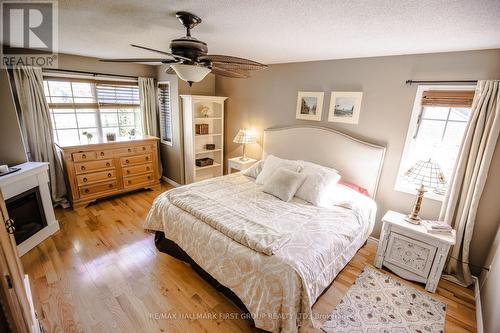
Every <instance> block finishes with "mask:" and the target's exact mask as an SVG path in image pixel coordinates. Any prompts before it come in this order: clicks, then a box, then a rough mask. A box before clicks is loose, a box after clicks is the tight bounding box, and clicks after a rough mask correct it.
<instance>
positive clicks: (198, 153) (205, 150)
mask: <svg viewBox="0 0 500 333" xmlns="http://www.w3.org/2000/svg"><path fill="white" fill-rule="evenodd" d="M221 150H222V149H212V150H208V149H203V150H198V151H197V152H196V155H200V154H206V153H213V152H216V151H221Z"/></svg>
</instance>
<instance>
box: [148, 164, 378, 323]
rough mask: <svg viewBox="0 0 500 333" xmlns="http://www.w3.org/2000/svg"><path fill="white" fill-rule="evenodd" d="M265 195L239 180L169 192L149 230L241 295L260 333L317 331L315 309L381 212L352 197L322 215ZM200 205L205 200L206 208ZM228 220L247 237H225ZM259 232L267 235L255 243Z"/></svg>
mask: <svg viewBox="0 0 500 333" xmlns="http://www.w3.org/2000/svg"><path fill="white" fill-rule="evenodd" d="M261 189H262V188H261V186H259V185H256V184H255V182H254V179H253V178H250V177H246V176H243V175H242V174H240V173H237V174H232V175H229V176H224V177H219V178H215V179H211V180H207V181H204V182H199V183H195V184H191V185H188V186H184V187H180V188H176V189H173V190H170V191H167V192H165V193H163V194H161V195H160V196H158V198H157V199H156V200H155V202H154V204H153V207H152V208H151V210H150V212H149V214H148V216H147V218H146V222H145V228H146V229H150V230H159V231H163V232H164V233H165V236H166V237H167V238H169V239H171V240H172V241H174V242H175V243H177V244H178V245H179V246H180V247H181V248H182V249H183V250H184V251H185V252H186V253H188V254H189V256H190V257H191V258H193V259H194V260H195V261H196V262H197V263H198V264H199V265H200V266H201V267H202V268H203V269H204V270H205V271H207V272H208V273H210V274H211V275H212V276H213V277H214V278H215V279H217V280H218V281H219V282H220V283H221V284H223V285H225V286H226V287H228V288H230V289H231V290H232V291H233V292H234V293H235V294H236V295H238V297H239V298H240V299H241V300H242V301H243V303H244V304H245V305H246V307H247V308H248V310H249V311H250V312H251V313H252V315H253V316H254V321H255V325H256V326H257V327H258V328H262V329H265V330H268V331H272V332H296V331H297V329H298V326H299V325H313V324H314V322H313V320H312V316H311V307H312V305H313V304H314V302H315V301H316V299H317V298H318V296H319V295H320V294H321V293H322V292H323V290H324V289H325V288H326V287H327V286H328V285H329V284H330V283H331V282H332V281H333V279H334V278H335V276H336V275H337V274H338V272H339V271H340V270H341V269H342V268H343V267H344V266H345V265H346V264H347V262H348V261H349V260H350V259H351V258H352V257H353V256H354V254H355V253H356V251H357V250H358V249H359V248H360V247H361V246H362V245H363V243H364V241H365V240H366V238H367V237H368V235H369V234H370V233H371V231H372V229H373V223H374V220H375V213H376V208H375V207H376V206H375V203H374V202H373V200H371V199H369V198H367V197H365V196H362V195H360V194H359V195H358V194H357V193H356V194H352V193H351V195H349V196H348V197H349V198H346V200H345V201H344V202H338V204H341V205H342V206H343V207H339V206H332V207H331V208H318V207H315V206H313V205H311V204H308V203H306V202H304V201H302V200H300V199H293V200H292V202H284V201H281V200H279V199H277V198H275V197H273V196H272V195H269V194H266V193H264V192H262V190H261ZM200 198H206V199H207V200H206V202H205V203H203V204H202V203H201V202H200ZM188 203H192V204H194V205H193V206H192V207H189V204H188ZM209 203H212V206H211V208H210V209H208V211H207V212H205V213H203V214H201V212H202V208H203V207H205V209H206V208H207V206H206V204H209ZM196 205H198V206H196ZM195 206H196V207H197V208H195ZM345 207H349V208H345ZM218 215H219V216H218ZM217 216H218V217H219V218H218V217H217ZM220 217H222V218H220ZM237 217H239V219H238V218H237ZM226 219H227V221H228V223H230V224H233V223H236V225H239V226H241V227H242V228H243V230H242V233H235V230H236V229H234V228H230V229H231V230H232V231H229V233H228V232H227V230H225V227H224V225H223V224H224V221H225V220H226ZM235 219H236V220H237V221H235ZM214 221H216V222H214ZM238 221H239V222H241V221H246V222H244V223H249V224H251V225H252V227H251V228H245V227H244V224H238V223H239V222H238ZM214 223H215V224H214ZM245 230H247V231H250V236H249V235H248V233H245ZM255 230H260V231H263V230H267V231H268V232H269V235H268V236H266V235H257V236H256V235H255V234H252V233H255ZM245 237H246V238H245ZM256 242H257V243H259V244H258V245H255V243H256ZM266 251H267V252H266ZM262 252H265V253H267V254H264V253H262ZM273 253H274V254H273ZM268 254H273V255H268Z"/></svg>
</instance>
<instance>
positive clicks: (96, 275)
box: [22, 185, 476, 332]
mask: <svg viewBox="0 0 500 333" xmlns="http://www.w3.org/2000/svg"><path fill="white" fill-rule="evenodd" d="M167 188H169V187H168V185H162V190H166V189H167ZM159 193H160V192H159V191H149V192H148V191H145V192H137V193H133V194H129V195H123V196H120V197H116V198H113V199H109V200H105V201H101V202H99V203H97V204H95V205H92V206H90V207H88V208H87V209H79V210H77V211H71V210H62V209H57V210H56V214H57V217H58V219H59V223H60V225H61V230H60V231H59V232H58V233H57V234H56V235H54V236H53V237H51V238H50V239H47V240H46V241H44V242H43V243H42V244H40V245H39V246H37V247H36V248H34V249H33V250H31V251H30V252H29V253H27V254H26V255H24V256H23V257H22V262H23V265H24V268H25V270H26V272H27V274H29V276H30V279H31V283H32V290H33V293H34V299H35V307H36V310H37V312H38V318H39V319H40V320H41V322H42V324H43V326H44V327H45V329H46V331H47V332H258V331H259V330H257V329H255V328H254V327H252V323H251V321H249V320H244V319H241V318H238V319H233V320H229V319H226V320H223V319H221V318H217V319H214V320H210V319H206V318H207V316H209V315H211V314H220V313H239V312H240V311H239V310H238V308H237V307H236V306H235V305H234V304H232V303H231V302H230V301H228V300H227V299H226V298H225V297H224V296H222V295H221V294H219V293H218V292H217V291H215V289H213V288H212V287H211V286H210V285H209V284H208V283H206V282H205V281H204V280H202V279H201V278H200V277H198V275H197V274H196V273H195V272H194V271H192V270H191V269H190V267H188V266H187V265H185V264H183V263H181V262H179V261H178V260H176V259H174V258H172V257H170V256H168V255H166V254H163V253H160V252H158V251H157V250H156V248H155V246H154V243H153V234H150V233H147V232H144V231H143V229H142V227H141V224H142V221H143V219H144V217H145V215H146V214H147V212H148V209H149V207H150V206H151V203H152V201H153V199H154V198H155V197H156V196H157V195H158V194H159ZM375 251H376V244H374V243H371V242H369V243H368V244H367V245H365V246H364V247H363V248H362V249H361V250H360V251H359V252H358V254H356V256H355V257H354V258H353V260H352V261H351V262H350V263H349V265H348V266H347V267H346V268H345V269H344V270H343V271H342V272H341V273H340V274H339V276H338V277H337V278H336V279H335V281H334V282H333V284H332V285H331V286H330V288H329V289H328V290H327V291H326V292H325V293H324V294H323V295H322V296H321V297H320V299H319V300H318V302H317V303H316V304H315V305H314V308H313V309H314V311H315V312H316V313H320V314H328V313H330V312H331V311H332V310H333V309H334V308H335V305H336V304H337V303H338V302H339V301H340V299H341V298H342V296H343V295H344V294H345V293H346V292H347V290H348V289H349V287H350V286H351V285H352V283H353V282H354V281H355V279H356V277H357V276H358V274H359V273H360V272H361V271H362V269H363V267H364V266H365V264H367V263H368V264H372V263H373V258H374V255H375ZM406 283H409V284H411V285H414V286H417V288H419V289H421V290H424V289H423V287H422V286H420V285H417V284H413V283H410V282H406ZM435 297H436V298H438V299H440V300H442V301H443V302H446V303H447V304H448V310H447V317H446V331H447V332H475V331H476V322H475V306H474V295H473V292H472V291H471V290H469V289H466V288H461V287H459V286H457V285H454V284H452V283H450V282H447V281H443V280H442V281H441V283H440V284H439V287H438V290H437V293H436V294H435ZM181 314H191V317H189V318H179V316H180V315H181ZM176 315H177V318H175V316H176ZM200 315H201V316H205V317H204V318H203V317H201V318H200V317H196V316H200ZM302 331H303V332H304V331H305V332H321V330H315V329H303V330H302Z"/></svg>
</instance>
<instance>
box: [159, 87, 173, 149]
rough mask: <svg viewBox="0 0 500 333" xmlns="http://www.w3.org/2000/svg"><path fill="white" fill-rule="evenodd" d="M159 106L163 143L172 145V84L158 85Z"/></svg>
mask: <svg viewBox="0 0 500 333" xmlns="http://www.w3.org/2000/svg"><path fill="white" fill-rule="evenodd" d="M158 106H159V109H160V136H161V141H162V142H163V143H166V144H168V145H172V107H171V103H170V84H169V83H168V82H160V83H158Z"/></svg>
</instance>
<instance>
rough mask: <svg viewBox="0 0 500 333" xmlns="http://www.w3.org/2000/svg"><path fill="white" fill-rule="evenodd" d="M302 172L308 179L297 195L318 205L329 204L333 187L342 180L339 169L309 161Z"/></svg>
mask: <svg viewBox="0 0 500 333" xmlns="http://www.w3.org/2000/svg"><path fill="white" fill-rule="evenodd" d="M300 173H301V174H304V175H305V176H306V179H305V181H304V183H303V184H302V186H301V187H300V188H299V189H298V190H297V193H295V196H296V197H297V198H300V199H302V200H305V201H307V202H310V203H312V204H313V205H315V206H318V207H327V206H329V205H330V204H331V201H332V200H331V196H332V193H333V189H334V188H335V186H336V184H337V182H338V181H339V180H340V175H339V174H338V172H337V170H335V169H330V168H327V167H323V166H321V165H318V164H314V163H309V162H307V164H304V168H303V169H302V171H301V172H300Z"/></svg>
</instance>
